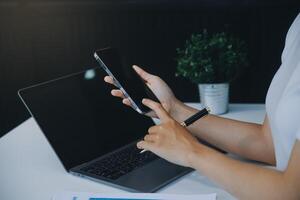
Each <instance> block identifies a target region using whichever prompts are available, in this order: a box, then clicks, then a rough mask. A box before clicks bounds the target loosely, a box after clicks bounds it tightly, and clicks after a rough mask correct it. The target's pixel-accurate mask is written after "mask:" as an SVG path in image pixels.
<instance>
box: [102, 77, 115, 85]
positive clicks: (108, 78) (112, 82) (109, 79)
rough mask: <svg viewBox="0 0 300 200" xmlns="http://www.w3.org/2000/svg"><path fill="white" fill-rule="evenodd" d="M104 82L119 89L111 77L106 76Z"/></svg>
mask: <svg viewBox="0 0 300 200" xmlns="http://www.w3.org/2000/svg"><path fill="white" fill-rule="evenodd" d="M104 81H105V82H106V83H109V84H112V85H114V86H116V87H117V85H116V83H115V82H114V79H113V78H112V77H111V76H105V77H104Z"/></svg>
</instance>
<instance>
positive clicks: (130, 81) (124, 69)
mask: <svg viewBox="0 0 300 200" xmlns="http://www.w3.org/2000/svg"><path fill="white" fill-rule="evenodd" d="M95 58H96V60H97V61H98V63H99V64H100V66H101V67H102V68H103V69H104V70H105V71H106V73H107V74H108V75H110V76H112V77H114V79H115V82H116V84H117V85H118V87H119V88H120V89H122V90H123V93H125V96H127V97H128V98H129V99H130V100H131V103H132V104H133V107H134V108H135V110H137V111H138V112H139V113H141V114H145V113H148V112H149V111H150V109H149V108H148V107H146V106H144V105H143V104H142V100H143V98H149V99H152V100H154V101H157V102H158V99H157V97H156V96H155V95H154V94H153V92H152V91H151V90H150V88H149V87H148V86H147V85H146V83H145V81H144V80H143V79H142V78H141V77H140V76H139V75H138V74H137V73H136V72H135V70H134V69H133V68H132V66H124V65H123V63H122V60H121V57H120V54H119V53H118V51H117V50H116V49H114V48H105V49H101V50H97V51H96V52H95Z"/></svg>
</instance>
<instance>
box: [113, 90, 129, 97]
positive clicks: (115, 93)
mask: <svg viewBox="0 0 300 200" xmlns="http://www.w3.org/2000/svg"><path fill="white" fill-rule="evenodd" d="M111 94H112V95H113V96H115V97H120V98H122V99H125V98H126V97H125V96H124V94H123V92H122V91H121V90H112V91H111Z"/></svg>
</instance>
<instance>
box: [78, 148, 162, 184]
mask: <svg viewBox="0 0 300 200" xmlns="http://www.w3.org/2000/svg"><path fill="white" fill-rule="evenodd" d="M140 151H141V150H140V149H138V148H136V146H135V145H132V146H129V147H127V148H125V149H123V150H121V151H118V152H116V153H113V154H111V155H109V156H108V157H105V158H103V159H101V160H98V161H95V162H93V163H91V164H90V165H88V166H85V167H83V168H82V169H81V170H82V171H84V172H87V173H89V174H94V175H97V176H102V177H105V178H109V179H113V180H114V179H118V178H119V177H121V176H123V175H125V174H127V173H129V172H131V171H132V170H134V169H137V168H139V167H141V166H143V165H145V164H147V163H149V162H151V161H153V160H155V159H157V158H158V157H157V156H156V155H155V154H153V153H151V152H148V151H146V152H144V153H140Z"/></svg>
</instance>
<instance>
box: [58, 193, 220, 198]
mask: <svg viewBox="0 0 300 200" xmlns="http://www.w3.org/2000/svg"><path fill="white" fill-rule="evenodd" d="M216 198H217V195H216V194H197V195H179V194H158V193H155V194H154V193H123V194H93V193H85V192H63V193H60V194H58V195H56V196H54V197H53V200H134V199H135V200H216Z"/></svg>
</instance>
